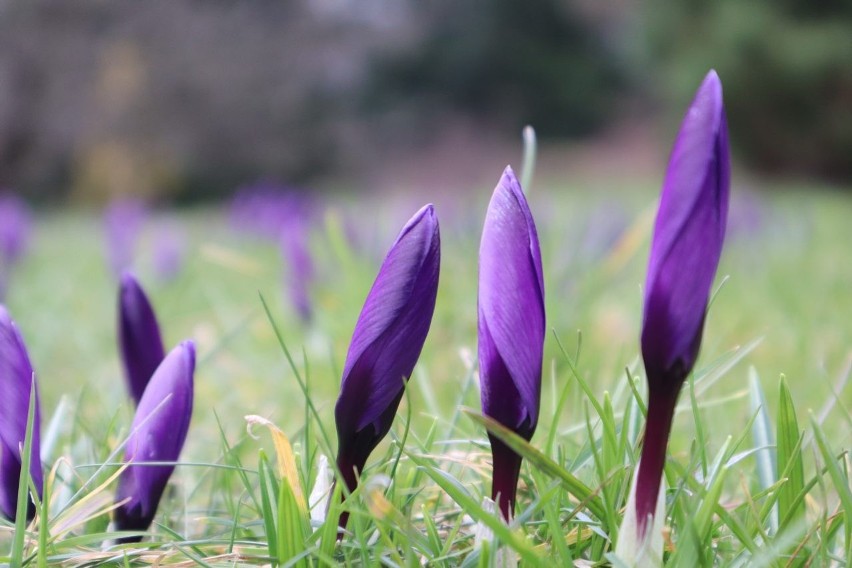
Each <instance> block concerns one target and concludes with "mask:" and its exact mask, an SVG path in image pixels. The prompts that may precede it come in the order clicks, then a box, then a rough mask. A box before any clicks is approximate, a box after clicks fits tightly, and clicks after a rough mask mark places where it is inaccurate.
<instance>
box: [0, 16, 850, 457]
mask: <svg viewBox="0 0 852 568" xmlns="http://www.w3.org/2000/svg"><path fill="white" fill-rule="evenodd" d="M710 68H715V69H717V70H718V73H719V75H720V77H721V79H722V82H723V84H724V89H725V103H726V108H727V112H728V119H729V125H730V132H731V139H732V154H733V159H734V168H733V187H732V191H731V195H732V198H731V208H730V215H729V224H728V238H727V243H726V250H725V254H724V255H723V259H722V265H721V266H720V270H719V279H718V280H719V281H720V282H722V281H725V279H726V276H727V275H730V276H731V278H730V280H728V281H726V282H725V285H724V293H723V295H722V299H723V301H719V302H716V303H715V304H714V305H713V311H712V313H711V316H710V317H709V318H708V322H707V331H706V333H705V340H704V344H703V345H704V347H703V354H702V361H703V363H702V366H704V368H705V371H706V369H711V370H712V369H715V368H717V367H715V366H714V365H719V364H720V363H719V362H720V361H729V360H731V359H730V358H731V357H733V358H735V359H736V360H739V359H740V358H742V359H743V360H744V361H746V362H747V365H753V366H754V367H755V368H756V370H757V372H759V373H760V375H761V376H762V377H764V380H765V381H767V384H772V383H773V382H775V381H777V378H778V376H779V375H780V374H781V373H787V374H788V376H789V377H791V385H792V389H793V392H794V393H795V394H796V396H799V397H802V400H803V401H806V402H803V404H807V405H808V406H809V407H811V408H815V409H816V408H820V407H822V405H823V402H824V401H826V400H828V401H834V400H837V399H838V398H839V397H840V394H839V393H841V392H845V393H847V394H845V395H843V396H844V397H846V398H845V400H849V398H848V397H849V395H848V389H846V390H845V391H844V385H845V384H847V382H848V381H849V379H850V376H852V375H851V373H852V353H850V338H852V320H850V319H849V317H848V314H850V313H852V295H850V294H849V290H850V282H852V262H850V257H851V256H850V250H849V244H850V243H852V224H850V223H849V220H850V219H852V3H850V2H849V1H848V0H843V1H841V0H823V1H821V2H806V1H804V0H752V1H749V2H742V1H741V0H718V1H716V2H712V3H708V2H701V1H698V0H686V1H682V2H677V3H671V2H664V1H663V0H647V1H646V2H641V3H636V2H622V1H620V0H580V1H575V2H568V1H565V0H535V1H531V2H520V1H518V0H489V1H487V2H486V1H483V0H472V1H467V2H457V1H453V0H430V1H429V2H418V1H414V0H357V1H355V0H287V1H286V2H281V1H277V0H276V1H272V0H270V1H265V0H256V1H252V2H232V1H222V0H219V1H214V0H205V1H203V2H202V1H190V0H184V1H168V2H167V1H160V2H109V1H102V0H88V1H86V2H79V1H72V0H50V1H48V0H27V1H24V0H0V301H3V302H4V303H5V305H6V306H8V308H9V310H10V312H11V313H12V314H13V315H14V317H15V318H16V321H17V322H18V323H19V325H20V326H21V329H22V333H23V335H24V337H25V339H26V341H27V343H28V346H29V348H30V352H31V357H32V359H33V361H34V362H35V366H36V368H37V371H38V373H39V379H40V381H41V385H42V392H43V395H44V401H45V404H46V407H47V408H55V407H56V405H57V401H58V400H59V399H60V397H62V396H63V393H67V392H74V391H75V389H74V388H73V386H76V387H80V388H81V389H85V390H86V392H87V393H89V394H90V395H91V396H92V397H93V398H92V400H91V401H88V402H87V403H86V404H85V405H83V404H81V405H79V406H80V408H84V409H86V410H81V411H80V412H81V414H89V415H91V416H92V417H93V418H92V420H94V421H98V420H103V421H106V423H107V424H109V421H110V420H111V418H112V417H111V416H109V415H107V416H105V417H104V416H103V409H104V408H117V407H120V406H121V405H122V404H123V401H125V398H124V396H123V389H122V388H121V387H120V386H119V385H120V384H121V374H122V372H121V367H120V362H119V360H118V357H117V353H116V351H115V319H116V314H115V310H116V304H115V294H116V283H117V277H118V275H119V274H120V273H121V272H122V271H123V270H126V269H132V270H133V271H134V272H135V273H136V275H137V276H138V277H139V279H140V281H141V282H143V284H144V286H145V287H146V290H147V291H148V293H149V294H150V296H151V299H152V303H153V305H154V306H155V309H156V310H157V312H158V315H159V317H160V324H161V327H162V328H163V334H164V337H165V338H166V344H167V346H171V345H174V344H175V343H177V342H178V341H180V340H182V339H185V338H187V337H192V338H195V339H196V341H197V342H198V345H199V353H200V357H199V361H200V363H199V366H200V369H199V375H200V376H203V377H204V379H203V380H202V381H199V391H198V394H199V397H200V398H199V400H204V401H205V402H204V405H207V406H209V405H211V404H213V401H215V405H216V407H217V408H219V409H225V410H228V411H227V412H224V413H223V414H222V416H228V417H230V418H228V419H226V422H228V421H230V422H228V424H229V428H233V431H236V432H242V431H243V426H244V424H243V423H242V419H241V417H242V416H243V415H244V414H245V413H246V412H247V411H250V412H253V413H259V414H264V415H266V416H275V417H277V418H279V419H281V421H282V424H289V425H292V426H293V427H298V425H299V421H300V417H301V414H299V413H292V412H290V411H289V410H285V411H284V412H283V413H282V408H285V409H286V408H287V407H286V405H285V406H283V407H282V404H281V402H282V401H292V400H293V396H294V393H297V392H298V391H296V390H295V388H296V387H295V383H294V382H293V380H292V379H291V378H287V377H286V375H287V371H286V369H285V368H283V366H282V356H281V351H280V349H279V347H278V345H277V340H276V336H275V334H274V333H273V330H272V328H271V325H270V322H269V321H268V320H267V317H266V314H265V311H264V310H263V309H262V306H261V304H260V302H259V301H258V297H257V295H258V291H260V292H261V293H263V295H264V297H265V298H266V300H267V302H268V304H269V306H270V312H271V314H272V315H273V317H274V318H275V320H276V321H277V322H278V323H279V325H280V327H281V330H282V333H283V336H284V337H285V338H286V340H287V341H288V342H290V344H291V349H292V350H293V352H294V353H299V352H300V351H301V350H302V349H304V353H305V354H306V357H307V360H309V361H310V362H311V369H312V371H313V373H314V376H315V377H317V380H316V383H315V387H314V388H316V389H317V391H316V392H317V397H318V398H317V400H321V401H324V402H323V406H322V409H321V412H322V413H323V415H324V416H326V417H327V418H328V419H329V420H330V413H331V409H332V402H333V401H334V397H335V396H336V390H337V381H338V380H339V377H340V369H341V368H342V365H343V361H344V358H345V354H346V350H347V346H348V342H349V339H350V337H351V333H352V328H353V326H354V322H355V321H356V319H357V317H358V313H359V311H360V309H361V305H362V303H363V300H364V297H365V295H366V293H367V290H369V287H370V284H371V283H372V281H373V278H374V277H375V274H376V270H377V268H378V266H379V264H380V262H381V259H382V258H383V256H384V254H385V252H386V251H387V248H388V246H389V245H390V243H391V242H393V238H394V236H395V235H396V234H397V231H399V228H400V227H401V226H402V225H403V224H404V222H405V220H406V219H408V218H409V217H410V216H411V214H412V213H413V212H414V211H416V210H417V209H418V208H419V207H421V206H422V205H423V203H425V202H428V201H432V202H434V203H435V205H436V210H437V211H438V214H439V218H440V220H441V234H442V242H443V250H444V256H443V260H442V263H443V268H442V280H441V286H440V290H439V301H438V309H437V311H436V314H435V321H434V324H433V326H432V332H431V334H430V339H429V342H427V346H426V348H425V350H424V353H423V357H422V358H421V365H420V368H421V370H420V371H418V373H420V374H424V375H428V376H429V377H431V379H430V380H418V381H416V383H417V385H418V389H420V388H424V389H426V390H424V392H423V394H422V397H423V400H418V399H417V398H415V400H414V402H413V405H416V408H425V407H426V406H428V407H429V408H430V411H432V410H434V412H438V411H439V410H442V409H451V408H455V406H454V405H457V404H458V400H457V399H456V398H455V395H454V394H453V393H455V392H456V391H457V389H458V385H459V384H461V382H462V381H464V380H466V379H464V377H469V376H470V369H471V368H472V365H473V357H474V356H473V355H472V354H474V353H475V352H476V309H475V305H476V265H477V264H476V263H477V250H478V243H479V237H480V230H481V227H482V218H483V215H484V212H485V208H486V206H487V203H488V199H489V196H490V194H491V191H492V189H493V188H494V185H495V183H496V182H497V180H498V179H499V175H500V172H501V171H502V170H503V168H504V167H505V166H506V164H512V165H513V166H514V167H515V168H516V170H517V171H518V173H519V174H520V173H521V162H522V140H521V131H522V129H523V127H524V126H525V125H527V124H531V125H533V126H534V127H535V129H536V132H537V134H538V139H539V153H538V161H537V165H536V168H535V175H534V177H533V183H532V184H528V185H527V187H526V189H527V190H528V191H530V190H531V191H530V193H529V199H530V207H531V209H532V211H533V212H534V214H535V216H536V220H537V224H538V227H539V235H540V238H541V240H542V251H543V258H544V264H545V277H546V289H547V290H548V298H547V303H548V306H547V313H548V327H549V328H550V329H552V330H553V332H554V334H555V336H556V337H559V338H560V340H561V341H562V342H563V343H564V344H565V345H567V346H568V350H569V351H570V352H572V353H574V352H575V351H576V352H579V351H580V344H582V351H583V353H584V354H583V358H582V360H581V367H583V368H584V370H585V371H586V372H587V375H588V376H590V377H593V379H592V380H593V381H594V384H595V385H596V388H598V389H600V391H603V390H610V391H611V392H612V391H613V389H618V388H623V387H624V382H623V379H624V376H625V375H624V369H625V367H628V366H632V368H633V369H634V371H636V372H639V373H641V365H640V364H639V358H638V330H639V327H640V325H641V315H642V297H641V292H640V290H641V286H642V283H643V281H644V277H645V269H646V264H647V258H648V256H647V254H648V243H649V241H650V235H651V227H652V223H653V218H654V212H655V209H656V202H657V199H658V196H659V188H660V182H661V180H662V177H663V174H664V171H665V165H666V159H667V154H668V152H669V148H670V147H671V144H672V140H673V139H674V136H675V133H676V131H677V128H678V124H679V122H680V120H681V118H682V115H683V112H684V110H685V109H686V108H687V105H688V104H689V101H690V99H691V97H692V95H693V93H694V91H695V89H696V88H697V87H698V85H699V84H700V82H701V80H702V78H703V77H704V76H705V74H706V73H707V71H708V69H710ZM4 189H5V191H4ZM815 298H816V299H819V301H815ZM578 330H582V337H580V336H579V335H578V333H577V331H578ZM549 337H550V336H549ZM761 338H763V340H762V342H761ZM732 354H733V355H732ZM546 355H547V358H548V359H547V361H548V362H549V363H548V365H547V368H548V369H549V370H550V374H549V376H548V381H547V382H548V386H547V387H546V389H550V388H551V386H550V385H551V384H552V385H553V389H556V390H553V391H552V392H561V391H559V388H560V387H557V386H556V385H558V384H559V381H561V380H563V378H565V377H567V376H568V371H567V370H566V367H565V363H564V357H563V356H562V355H561V351H560V349H559V348H558V347H557V345H556V342H555V341H553V340H552V339H548V342H547V346H546ZM297 358H300V357H297ZM551 365H552V366H551ZM747 365H740V366H738V367H736V368H735V370H734V371H732V372H731V373H728V374H726V375H725V378H724V381H723V382H722V383H721V384H720V386H719V387H718V389H719V390H718V391H713V392H711V394H714V393H715V395H718V397H719V398H720V400H726V399H725V397H727V396H729V395H730V396H734V397H740V398H739V399H738V401H739V402H738V403H737V404H738V406H736V408H737V410H736V412H738V413H739V414H740V415H741V417H742V418H743V420H746V419H747V417H748V405H747V404H746V403H743V399H742V397H743V396H744V394H743V393H744V392H745V391H743V385H745V384H747V381H748V374H747V373H748V367H747ZM705 376H706V375H705ZM281 377H284V378H281ZM424 378H425V377H424ZM279 379H280V380H281V381H284V382H280V383H277V382H275V381H278V380H279ZM234 384H239V385H240V388H233V385H234ZM104 385H112V388H110V389H105V388H104ZM270 385H279V386H280V387H281V390H280V392H278V391H277V390H276V391H275V392H276V393H277V394H273V395H270V390H269V389H270V388H271V387H270ZM429 385H433V386H435V388H436V390H435V393H440V394H438V395H435V396H432V394H430V393H429V392H428V388H431V387H429ZM619 385H620V387H619ZM279 386H275V387H274V388H275V389H277V388H279ZM78 390H79V389H78ZM600 391H599V392H600ZM81 392H82V391H81ZM419 392H420V391H417V392H416V394H415V396H416V397H419V396H421V394H419ZM546 392H550V391H546ZM767 392H774V389H773V390H768V391H767ZM471 393H472V394H471ZM471 393H468V397H469V398H470V400H467V401H465V402H466V403H467V404H468V405H471V406H476V404H477V402H476V397H475V393H473V389H471ZM81 396H82V395H81ZM298 396H301V395H298ZM433 399H434V401H433ZM551 399H553V400H555V398H554V397H551ZM81 400H83V399H82V398H81ZM545 400H547V398H545ZM424 401H426V402H430V401H433V402H435V403H434V404H432V403H431V402H430V404H428V405H427V404H425V402H424ZM125 402H126V401H125ZM200 407H201V406H200ZM846 407H848V405H847V406H846ZM714 408H716V412H719V413H721V414H723V415H725V420H730V415H731V413H732V412H734V410H731V409H732V407H731V406H730V405H726V404H721V403H720V404H719V405H718V406H714ZM582 415H583V414H582V408H581V407H580V406H579V403H578V406H577V407H576V408H573V409H571V412H566V416H568V417H573V418H576V417H580V416H582ZM847 416H848V415H847ZM573 418H572V419H573ZM850 420H852V419H850ZM212 421H213V417H212V416H206V417H204V418H201V419H200V422H199V424H198V425H197V426H196V427H197V428H198V429H199V431H208V432H217V431H218V429H217V428H216V427H215V425H214V424H213V423H212ZM106 428H107V427H106V426H104V429H106ZM205 429H206V430H205ZM847 430H848V429H847ZM92 431H96V432H97V431H100V429H99V428H98V427H92ZM850 431H852V430H850ZM465 435H467V434H465ZM461 437H462V438H464V436H461ZM204 451H205V450H204V446H203V445H201V446H199V452H200V453H203V452H204Z"/></svg>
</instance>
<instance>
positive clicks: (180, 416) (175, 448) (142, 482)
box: [115, 341, 195, 542]
mask: <svg viewBox="0 0 852 568" xmlns="http://www.w3.org/2000/svg"><path fill="white" fill-rule="evenodd" d="M194 372H195V344H194V343H193V342H192V341H184V342H183V343H181V344H180V345H178V346H177V347H175V348H174V349H172V351H171V352H170V353H169V354H168V355H167V356H166V358H165V359H163V362H162V363H161V364H160V366H159V367H157V370H156V372H155V373H154V376H153V377H151V381H150V382H149V383H148V387H147V388H146V389H145V394H143V395H142V400H140V401H139V407H138V408H137V409H136V416H135V417H134V418H133V425H132V426H131V428H130V436H129V438H128V440H127V445H126V448H125V453H124V461H125V462H126V463H129V464H130V465H129V466H128V467H127V469H125V470H124V471H123V472H122V474H121V477H120V478H119V481H118V491H117V492H116V498H115V501H116V503H120V502H122V501H125V500H127V502H126V503H123V504H122V505H120V506H119V507H118V508H117V509H116V510H115V527H116V529H117V530H128V531H144V530H146V529H147V528H148V527H149V526H150V525H151V522H152V521H153V520H154V516H155V515H156V513H157V507H158V505H159V503H160V498H161V497H162V495H163V491H164V490H165V489H166V485H167V484H168V481H169V477H171V475H172V472H173V471H174V469H175V466H174V465H146V462H176V461H177V459H178V457H179V456H180V452H181V449H182V448H183V443H184V441H185V440H186V433H187V430H188V429H189V421H190V418H191V417H192V398H193V374H194ZM139 540H141V537H127V538H123V539H121V542H138V541H139Z"/></svg>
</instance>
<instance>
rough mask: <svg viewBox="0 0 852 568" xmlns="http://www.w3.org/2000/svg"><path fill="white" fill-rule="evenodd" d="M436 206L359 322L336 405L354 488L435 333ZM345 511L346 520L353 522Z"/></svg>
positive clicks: (396, 256)
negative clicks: (432, 328)
mask: <svg viewBox="0 0 852 568" xmlns="http://www.w3.org/2000/svg"><path fill="white" fill-rule="evenodd" d="M440 259H441V252H440V235H439V231H438V219H437V217H435V212H434V209H433V207H432V205H427V206H425V207H423V208H422V209H421V210H420V211H418V212H417V213H416V214H415V215H414V217H412V218H411V220H410V221H408V223H407V224H406V225H405V227H404V228H403V229H402V232H401V233H400V234H399V236H398V237H397V239H396V242H394V244H393V246H392V247H391V249H390V251H389V252H388V254H387V256H386V257H385V260H384V262H383V263H382V267H381V268H380V269H379V274H378V276H376V280H375V282H374V283H373V287H372V289H371V290H370V293H369V294H368V295H367V299H366V301H365V302H364V307H363V309H362V310H361V315H360V316H359V317H358V322H357V324H356V325H355V331H354V332H353V334H352V341H351V343H350V345H349V352H348V354H347V356H346V363H345V365H344V369H343V381H342V383H341V385H340V397H339V398H338V399H337V405H336V406H335V409H334V416H335V422H336V425H337V438H338V453H337V465H338V468H339V469H340V472H341V474H342V475H343V479H344V480H345V481H346V485H347V487H348V488H349V490H350V491H351V490H353V489H355V487H356V486H357V485H358V474H359V473H360V472H361V471H362V470H363V468H364V464H365V463H366V461H367V457H368V456H369V455H370V453H371V452H372V451H373V449H375V447H376V446H377V445H378V444H379V442H380V441H381V440H382V438H384V437H385V435H386V434H387V433H388V430H390V427H391V424H392V423H393V419H394V415H395V414H396V410H397V408H398V407H399V402H400V400H401V399H402V395H403V391H404V388H405V381H406V380H407V379H408V378H409V377H410V376H411V372H412V370H413V369H414V365H415V364H416V363H417V359H418V358H419V357H420V351H421V350H422V349H423V343H424V342H425V341H426V335H427V334H428V332H429V326H430V324H431V322H432V314H433V312H434V311H435V297H436V295H437V292H438V272H439V267H440ZM345 522H346V519H345V516H344V517H341V525H343V524H345Z"/></svg>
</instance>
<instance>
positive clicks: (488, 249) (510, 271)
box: [479, 167, 545, 519]
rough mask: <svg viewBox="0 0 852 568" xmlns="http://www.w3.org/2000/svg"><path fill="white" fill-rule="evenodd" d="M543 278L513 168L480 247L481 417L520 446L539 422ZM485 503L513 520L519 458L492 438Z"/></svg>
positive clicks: (503, 179) (498, 195)
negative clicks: (515, 437)
mask: <svg viewBox="0 0 852 568" xmlns="http://www.w3.org/2000/svg"><path fill="white" fill-rule="evenodd" d="M544 332H545V324H544V280H543V278H542V270H541V252H540V251H539V246H538V234H537V233H536V229H535V222H534V221H533V218H532V214H531V213H530V209H529V206H528V205H527V200H526V199H525V198H524V193H523V191H522V190H521V185H520V183H518V180H517V178H516V177H515V173H514V172H513V171H512V168H510V167H507V168H506V170H505V171H504V172H503V176H502V177H501V178H500V182H499V183H498V184H497V187H496V188H495V189H494V194H493V195H492V197H491V203H490V204H489V205H488V213H487V214H486V215H485V226H484V227H483V229H482V242H481V244H480V246H479V376H480V385H481V392H482V411H483V413H484V414H485V415H486V416H489V417H491V418H493V419H494V420H496V421H497V422H499V423H500V424H502V425H504V426H506V427H507V428H509V429H511V430H512V431H514V432H516V433H517V434H518V435H519V436H521V437H523V438H524V439H526V440H529V439H530V438H532V435H533V433H534V432H535V428H536V425H537V424H538V410H539V402H540V395H541V361H542V351H543V347H544ZM488 437H489V439H490V440H491V452H492V455H493V464H494V472H493V480H492V488H491V498H492V499H493V500H494V501H495V502H497V503H498V504H499V506H500V510H501V511H502V513H503V516H504V517H505V518H506V519H510V518H511V517H512V514H513V510H514V504H515V492H516V490H517V485H518V475H519V474H520V469H521V456H519V455H518V454H516V453H515V452H513V451H512V450H511V449H509V447H508V446H506V444H504V443H503V442H502V441H501V440H500V439H499V438H497V437H496V436H493V435H491V434H489V435H488Z"/></svg>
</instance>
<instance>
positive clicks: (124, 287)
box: [118, 272, 166, 405]
mask: <svg viewBox="0 0 852 568" xmlns="http://www.w3.org/2000/svg"><path fill="white" fill-rule="evenodd" d="M118 346H119V350H120V351H121V358H122V362H123V363H124V376H125V379H127V387H128V390H130V395H131V396H132V397H133V402H134V404H136V405H138V404H139V401H140V400H141V399H142V394H143V393H144V392H145V387H146V385H147V384H148V381H149V380H150V379H151V376H152V375H153V374H154V371H156V370H157V367H158V366H159V365H160V363H161V362H162V361H163V358H164V357H165V356H166V352H165V349H164V348H163V340H162V339H161V338H160V327H159V326H158V325H157V318H156V316H155V315H154V309H153V308H152V307H151V303H150V302H149V301H148V297H147V296H146V295H145V292H144V291H143V290H142V287H141V286H140V285H139V282H137V281H136V278H134V277H133V275H132V274H131V273H130V272H125V273H124V274H122V275H121V284H120V288H119V290H118Z"/></svg>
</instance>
